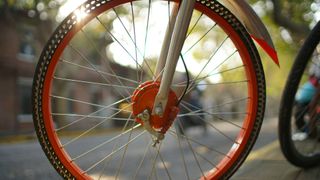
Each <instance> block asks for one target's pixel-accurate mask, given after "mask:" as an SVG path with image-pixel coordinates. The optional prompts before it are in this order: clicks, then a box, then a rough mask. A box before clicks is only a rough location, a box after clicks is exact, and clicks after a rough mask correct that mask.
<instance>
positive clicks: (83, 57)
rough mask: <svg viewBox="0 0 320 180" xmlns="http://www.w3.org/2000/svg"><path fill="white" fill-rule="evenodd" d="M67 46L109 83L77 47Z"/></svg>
mask: <svg viewBox="0 0 320 180" xmlns="http://www.w3.org/2000/svg"><path fill="white" fill-rule="evenodd" d="M68 46H69V47H71V49H72V50H74V51H75V52H76V53H77V54H79V55H80V56H81V58H82V59H83V60H84V61H85V62H86V63H88V64H89V65H90V66H91V67H92V68H93V69H94V70H95V72H96V73H98V74H99V76H100V77H101V78H102V79H103V80H104V81H106V82H107V83H111V82H110V80H109V79H107V78H106V77H105V76H103V74H101V73H100V72H99V70H98V69H97V68H96V67H95V66H94V65H93V64H92V63H91V62H90V61H89V59H88V58H87V57H86V56H84V55H83V53H82V52H81V51H80V50H78V49H77V48H75V47H74V46H73V45H72V44H69V45H68ZM115 90H116V89H115ZM125 90H126V92H127V94H128V95H130V92H129V91H128V89H125ZM116 92H118V93H119V95H120V96H122V97H125V96H124V95H123V94H122V93H121V92H120V91H116Z"/></svg>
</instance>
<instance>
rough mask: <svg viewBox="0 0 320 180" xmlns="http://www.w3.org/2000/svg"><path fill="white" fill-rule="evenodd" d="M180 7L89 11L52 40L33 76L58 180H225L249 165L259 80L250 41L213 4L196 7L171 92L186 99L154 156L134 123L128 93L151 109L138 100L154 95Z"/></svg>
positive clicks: (91, 7)
mask: <svg viewBox="0 0 320 180" xmlns="http://www.w3.org/2000/svg"><path fill="white" fill-rule="evenodd" d="M176 2H178V1H129V0H116V1H115V0H113V1H112V0H109V1H107V0H91V1H87V2H85V3H84V4H83V5H81V6H80V7H79V8H78V9H76V10H75V11H74V12H73V13H72V14H71V15H69V16H68V17H67V18H66V19H65V20H64V21H63V22H62V23H61V25H60V26H59V27H58V28H57V30H56V31H55V32H54V34H53V35H52V37H51V39H50V40H49V42H48V44H47V45H46V47H45V48H44V50H43V53H42V55H41V57H40V60H39V62H38V66H37V68H36V73H35V76H34V84H33V95H32V96H33V117H34V125H35V129H36V132H37V135H38V139H39V142H40V144H41V146H42V148H43V150H44V152H45V154H46V156H47V157H48V159H49V161H50V162H51V164H52V165H53V166H54V168H55V169H56V170H57V172H58V173H59V174H60V175H61V176H62V177H64V178H66V179H100V178H102V179H104V178H105V179H108V178H110V179H118V178H120V179H147V178H149V179H158V178H160V177H161V179H166V178H167V179H199V178H201V177H202V178H206V179H217V178H220V179H226V178H228V177H230V176H231V175H232V174H233V173H234V172H235V170H236V169H237V168H238V167H239V166H240V164H241V163H242V162H243V161H244V159H245V158H246V156H247V155H248V153H249V151H250V149H251V147H252V146H253V144H254V142H255V140H256V138H257V136H258V133H259V130H260V127H261V123H262V119H263V115H264V108H265V82H264V73H263V69H262V65H261V62H260V58H259V55H258V53H257V50H256V47H255V46H254V44H253V42H252V40H251V38H250V36H249V34H248V33H247V32H246V30H245V28H244V27H243V26H242V25H241V23H240V22H239V21H238V20H237V19H236V17H234V16H233V15H232V14H231V12H229V11H228V10H227V9H226V8H224V7H223V6H222V5H221V4H219V3H218V2H217V1H197V2H196V5H195V9H194V12H193V16H192V20H191V25H190V27H189V30H188V35H187V37H186V40H185V43H184V46H183V49H182V52H181V59H179V62H178V65H177V68H176V72H175V75H174V79H173V84H172V87H171V91H170V92H171V94H173V95H172V97H176V98H179V97H180V95H181V91H183V89H185V88H186V87H188V89H187V91H186V94H185V95H184V96H183V99H182V100H181V103H180V104H179V108H180V113H179V114H178V116H177V118H176V119H178V120H175V122H174V124H175V125H172V126H171V127H170V128H169V129H168V131H167V132H166V134H165V138H164V140H162V141H161V142H160V143H159V144H158V145H156V146H155V147H153V146H152V138H151V135H150V134H149V133H148V132H147V131H146V130H145V129H144V128H143V125H142V123H140V122H139V121H138V120H136V117H134V115H133V114H132V103H133V102H132V99H131V98H132V95H133V93H135V95H136V94H139V93H142V95H141V96H139V97H138V100H139V102H141V104H143V103H147V102H150V101H151V104H152V101H153V100H154V94H153V95H152V93H150V94H151V95H150V96H144V95H145V94H143V93H144V92H151V91H152V92H156V91H157V90H158V86H157V84H156V82H154V79H155V78H156V77H154V76H155V75H154V72H155V70H154V69H155V64H156V62H157V59H158V56H159V54H160V49H161V44H162V40H163V37H164V34H165V31H166V27H167V24H169V23H168V22H169V17H170V12H171V9H172V7H173V4H174V3H176ZM183 61H184V62H185V66H186V67H185V66H184V63H183ZM187 74H188V75H187ZM148 84H152V85H150V86H149V85H148ZM150 89H151V90H150ZM149 90H150V91H149ZM143 97H146V98H143ZM187 117H192V118H189V120H190V119H192V122H193V123H192V124H191V123H187V122H188V121H189V120H187V119H188V118H187ZM186 124H189V125H186ZM199 127H200V128H199ZM201 127H204V129H205V130H206V131H205V133H201ZM176 128H177V130H176Z"/></svg>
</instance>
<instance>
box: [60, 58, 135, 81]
mask: <svg viewBox="0 0 320 180" xmlns="http://www.w3.org/2000/svg"><path fill="white" fill-rule="evenodd" d="M60 62H63V63H66V64H69V65H73V66H76V67H79V68H82V69H86V70H89V71H96V70H95V69H93V68H90V67H87V66H82V65H79V64H75V63H73V62H70V61H67V60H64V59H60ZM97 71H98V72H99V73H100V74H103V75H107V76H110V77H115V78H118V79H120V80H125V81H127V82H131V83H135V84H139V82H138V81H134V80H132V79H128V78H125V77H122V76H119V75H113V74H111V73H107V72H104V71H101V70H97Z"/></svg>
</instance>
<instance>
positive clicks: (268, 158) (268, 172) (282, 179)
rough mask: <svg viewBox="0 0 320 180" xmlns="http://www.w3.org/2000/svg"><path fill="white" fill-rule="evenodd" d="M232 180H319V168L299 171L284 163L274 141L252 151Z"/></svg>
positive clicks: (276, 142) (284, 160)
mask: <svg viewBox="0 0 320 180" xmlns="http://www.w3.org/2000/svg"><path fill="white" fill-rule="evenodd" d="M231 179H232V180H255V179H259V180H271V179H272V180H273V179H274V180H293V179H294V180H319V179H320V166H318V167H316V168H313V169H308V170H304V169H300V168H297V167H295V166H293V165H291V164H290V163H289V162H287V161H286V159H285V158H284V156H283V155H282V152H281V150H280V147H279V142H278V141H274V142H272V143H270V144H268V145H266V146H264V147H262V148H260V149H258V150H255V151H252V152H251V153H250V155H249V157H248V158H247V160H246V161H245V162H244V164H243V165H242V166H241V167H240V169H239V170H238V171H237V172H236V173H235V174H234V176H233V177H232V178H231Z"/></svg>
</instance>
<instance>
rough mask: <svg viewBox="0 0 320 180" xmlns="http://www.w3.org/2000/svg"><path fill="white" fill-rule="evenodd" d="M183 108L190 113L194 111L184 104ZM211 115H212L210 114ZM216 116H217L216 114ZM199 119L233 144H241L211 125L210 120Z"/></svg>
mask: <svg viewBox="0 0 320 180" xmlns="http://www.w3.org/2000/svg"><path fill="white" fill-rule="evenodd" d="M181 106H182V107H184V108H185V109H187V110H188V111H192V110H191V109H190V108H188V107H187V106H185V105H184V104H181ZM209 114H210V113H209ZM214 115H215V114H214ZM197 116H198V118H199V119H200V120H202V121H203V122H206V124H208V125H209V126H210V127H212V128H213V129H215V130H216V131H217V132H219V133H220V134H221V135H222V136H224V137H225V138H227V139H228V140H230V141H231V142H232V143H236V144H239V143H238V142H236V141H234V140H233V139H232V138H230V137H229V136H228V135H226V134H225V133H223V132H222V131H221V130H220V129H218V128H217V127H215V126H214V125H213V124H211V123H209V122H208V120H206V119H205V118H202V117H201V116H199V115H197Z"/></svg>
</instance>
